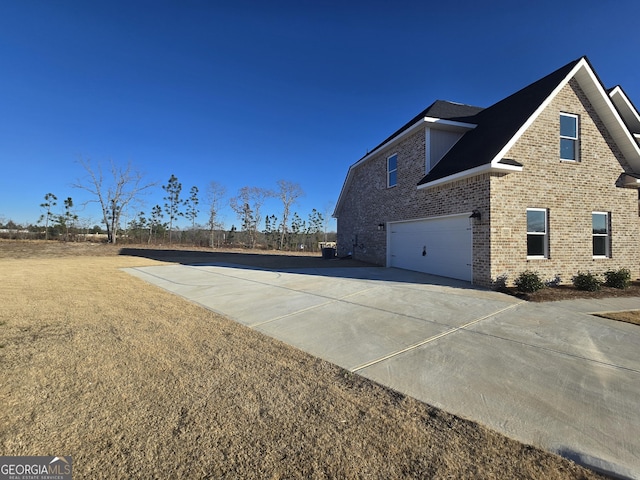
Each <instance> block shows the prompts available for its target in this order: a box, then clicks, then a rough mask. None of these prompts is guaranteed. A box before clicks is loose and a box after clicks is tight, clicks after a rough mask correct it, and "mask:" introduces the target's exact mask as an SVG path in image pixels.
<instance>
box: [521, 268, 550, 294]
mask: <svg viewBox="0 0 640 480" xmlns="http://www.w3.org/2000/svg"><path fill="white" fill-rule="evenodd" d="M514 283H515V284H516V288H517V289H518V291H520V292H525V293H533V292H537V291H538V290H541V289H543V288H544V287H545V285H544V282H543V281H542V280H540V276H539V275H538V274H537V273H536V272H532V271H531V270H525V271H524V272H522V273H521V274H520V275H518V278H516V279H515V281H514Z"/></svg>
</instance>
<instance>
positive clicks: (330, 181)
mask: <svg viewBox="0 0 640 480" xmlns="http://www.w3.org/2000/svg"><path fill="white" fill-rule="evenodd" d="M435 3H436V2H427V1H423V2H420V1H412V2H404V1H393V2H392V1H384V2H383V1H376V0H369V1H351V2H350V1H345V0H342V1H304V0H297V1H279V0H273V1H269V2H266V1H243V0H240V1H228V2H218V1H196V0H180V1H178V0H176V1H164V0H155V1H136V0H128V1H117V0H109V1H101V0H96V1H90V2H87V1H85V0H83V1H73V0H56V1H49V0H42V1H34V0H4V1H2V2H0V168H1V175H0V221H7V220H9V219H13V220H14V221H16V222H19V223H32V222H33V223H35V222H36V221H37V219H38V217H39V216H40V214H41V209H40V208H39V204H40V203H42V201H43V198H44V195H45V194H46V193H48V192H52V193H54V194H56V195H57V196H58V198H59V202H58V208H59V209H60V210H61V209H62V199H63V198H66V197H68V196H71V197H72V198H73V199H74V202H75V203H76V206H78V207H79V211H78V214H79V216H80V217H81V218H84V219H86V220H87V221H90V222H91V224H97V223H99V222H100V215H99V213H98V210H97V209H96V207H95V206H92V205H88V206H86V207H85V208H83V209H82V208H81V204H82V203H83V202H84V201H86V200H88V199H89V197H87V195H86V194H85V193H84V192H83V191H81V190H77V189H74V188H72V186H71V184H72V183H73V182H74V181H75V180H77V179H78V178H81V177H82V176H83V175H84V171H83V170H82V168H81V167H80V166H79V165H78V163H77V160H78V159H80V158H84V159H91V161H92V162H94V163H95V162H102V163H105V164H106V163H107V162H109V161H110V160H113V161H115V162H116V163H118V164H122V165H125V164H126V163H127V162H129V161H130V162H131V163H132V165H133V166H134V167H135V168H136V169H138V170H139V171H141V172H142V173H144V175H145V179H146V180H147V181H148V182H157V183H158V185H157V187H155V188H154V189H152V190H151V191H150V193H149V194H148V195H145V196H144V197H142V200H143V201H144V205H142V206H140V207H139V208H138V210H140V209H142V210H144V211H146V212H149V211H150V210H151V208H152V207H153V205H155V204H161V205H162V204H163V203H164V202H163V199H162V197H163V196H164V191H163V190H162V188H161V185H164V184H166V183H167V180H168V179H169V177H170V176H171V175H172V174H175V175H176V176H177V177H178V179H179V181H180V182H181V183H182V185H183V196H184V197H186V196H187V193H188V190H189V189H190V188H191V187H192V186H194V185H195V186H197V187H198V188H199V189H200V192H201V200H202V201H204V192H205V190H206V187H207V185H208V184H209V182H211V181H216V182H218V183H219V184H221V185H223V186H225V188H226V189H227V197H230V196H233V195H236V193H237V191H238V189H239V188H241V187H243V186H255V187H262V188H275V187H276V182H277V180H279V179H284V180H289V181H292V182H297V183H299V184H300V185H301V186H302V189H303V190H304V191H305V193H306V195H305V196H304V197H303V198H302V199H300V201H299V202H298V204H297V205H296V206H295V207H294V210H295V211H297V212H298V213H299V215H300V216H301V217H303V218H306V217H307V215H308V214H309V213H310V212H311V209H312V208H316V209H317V210H319V211H321V212H323V213H324V212H325V211H328V212H329V213H330V212H331V211H332V205H333V204H334V203H335V201H336V200H337V197H338V195H339V193H340V188H341V187H342V183H343V180H344V178H345V175H346V173H347V170H348V167H349V165H351V164H352V163H354V162H355V161H357V160H358V159H359V158H361V157H362V156H363V155H364V154H365V153H366V152H367V149H371V148H373V147H375V146H376V145H377V144H378V143H379V142H380V141H382V140H383V139H384V138H386V137H387V136H388V135H389V134H391V133H392V132H393V131H395V130H396V129H397V128H399V127H400V126H402V125H403V124H404V123H405V122H406V121H408V120H409V119H410V118H412V117H413V116H414V115H415V114H417V113H418V112H420V111H421V110H422V109H424V108H425V107H426V106H428V105H429V104H431V103H432V102H433V101H434V100H436V99H443V100H451V101H457V102H462V103H467V104H472V105H479V106H489V105H491V104H492V103H494V102H496V101H498V100H500V99H501V98H503V97H505V96H507V95H510V94H511V93H513V92H515V91H517V90H519V89H520V88H522V87H524V86H526V85H528V84H529V83H532V82H533V81H535V80H537V79H538V78H540V77H542V76H544V75H546V74H548V73H550V72H552V71H553V70H555V69H557V68H559V67H561V66H562V65H564V64H566V63H568V62H570V61H572V60H574V59H576V58H578V57H580V56H582V55H587V56H588V57H589V59H590V60H591V62H592V64H593V66H594V68H595V70H596V72H597V73H598V75H599V76H600V78H601V80H602V81H603V83H604V84H605V86H607V87H610V86H613V85H616V84H620V85H622V87H623V88H624V90H625V91H626V92H627V94H628V95H629V97H630V98H631V100H632V101H633V102H634V103H635V104H636V105H640V62H638V47H639V46H640V45H639V42H638V40H637V19H638V18H640V3H638V2H637V0H622V1H615V2H614V1H596V0H581V1H574V0H566V1H561V2H558V1H548V0H540V1H537V2H522V5H520V2H513V1H509V2H506V1H496V2H476V1H455V0H452V1H449V2H437V5H435ZM201 210H203V211H204V210H205V208H204V206H202V208H201ZM280 211H281V206H280V205H279V203H278V202H277V201H275V200H274V201H272V202H269V203H267V204H266V205H265V207H264V208H263V213H265V214H275V215H276V216H280ZM131 213H134V212H131ZM221 215H222V217H223V219H224V221H225V223H226V225H227V227H230V226H231V224H236V225H238V224H239V223H238V221H237V219H236V218H235V216H234V214H233V212H232V211H231V210H230V209H228V208H225V209H224V210H223V211H222V212H221ZM198 220H199V221H200V222H202V223H204V222H205V221H206V215H205V213H204V212H203V213H201V215H200V217H199V219H198ZM186 223H187V222H186V221H185V220H183V221H182V222H181V224H182V225H183V226H186ZM334 225H335V223H334V222H332V223H331V226H332V227H333V226H334ZM333 228H335V227H333Z"/></svg>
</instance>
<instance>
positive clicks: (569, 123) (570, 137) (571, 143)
mask: <svg viewBox="0 0 640 480" xmlns="http://www.w3.org/2000/svg"><path fill="white" fill-rule="evenodd" d="M560 160H574V161H577V160H579V158H578V116H577V115H571V114H569V113H561V114H560Z"/></svg>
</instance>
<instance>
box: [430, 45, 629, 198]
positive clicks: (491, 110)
mask: <svg viewBox="0 0 640 480" xmlns="http://www.w3.org/2000/svg"><path fill="white" fill-rule="evenodd" d="M571 78H576V79H577V80H578V82H579V84H580V86H581V87H582V88H583V90H584V92H585V94H586V95H587V96H588V97H589V100H590V101H591V102H592V104H593V106H594V108H596V110H597V111H598V113H599V114H600V116H601V118H602V120H603V121H604V122H605V124H606V125H607V127H608V128H609V130H610V131H611V133H612V136H613V138H614V141H616V143H617V144H618V145H619V146H620V148H621V150H622V152H623V155H625V158H626V159H627V161H628V162H629V164H630V165H631V166H632V168H634V170H636V171H640V148H639V147H638V144H637V143H636V142H635V141H634V140H633V137H632V135H631V133H630V132H629V130H628V128H626V126H625V125H624V122H623V121H622V118H621V117H620V114H619V113H618V111H617V110H616V109H615V107H614V106H613V104H612V102H611V100H610V98H609V96H608V95H607V94H606V92H605V90H604V87H603V86H602V83H601V81H600V80H599V79H598V77H597V75H596V74H595V72H594V70H593V68H592V67H591V65H590V64H589V61H588V60H587V58H586V57H582V58H579V59H577V60H574V61H573V62H571V63H568V64H567V65H565V66H564V67H562V68H560V69H558V70H556V71H555V72H553V73H550V74H549V75H547V76H546V77H543V78H541V79H540V80H538V81H536V82H534V83H532V84H531V85H529V86H527V87H525V88H523V89H522V90H519V91H518V92H516V93H514V94H513V95H510V96H509V97H507V98H505V99H503V100H501V101H499V102H497V103H496V104H494V105H492V106H491V107H488V108H486V109H484V110H483V111H481V112H480V113H478V114H477V115H476V116H475V122H476V123H477V127H476V128H475V129H474V130H471V131H469V132H467V133H466V134H465V135H464V136H463V137H462V139H460V141H458V143H457V144H456V145H454V147H453V148H452V149H451V150H450V151H449V152H448V153H447V154H446V155H445V156H444V157H443V158H442V160H440V162H439V163H438V164H437V165H436V166H435V167H434V168H433V170H431V171H430V172H429V173H428V174H427V175H425V176H424V177H423V178H422V180H420V182H418V186H419V187H423V186H429V185H433V184H439V183H443V181H445V179H447V178H448V177H453V178H458V177H459V176H460V175H464V173H465V172H467V173H475V172H477V171H479V170H484V169H491V168H497V169H504V167H503V164H504V162H501V160H502V157H503V155H504V154H506V152H507V151H508V150H509V149H510V148H511V146H512V145H513V144H514V143H515V142H516V141H517V140H518V139H519V138H520V136H521V135H522V134H523V133H524V132H525V131H526V129H527V128H528V127H529V126H530V125H531V124H532V123H533V121H534V120H535V119H536V118H537V117H538V115H539V114H540V113H541V112H542V111H543V110H544V108H546V106H547V105H548V104H549V103H550V102H551V100H552V99H553V98H554V97H555V95H556V94H557V93H558V92H559V91H560V90H561V89H562V88H563V87H564V86H565V85H566V84H567V83H568V82H569V80H570V79H571ZM509 169H512V170H513V169H515V168H509Z"/></svg>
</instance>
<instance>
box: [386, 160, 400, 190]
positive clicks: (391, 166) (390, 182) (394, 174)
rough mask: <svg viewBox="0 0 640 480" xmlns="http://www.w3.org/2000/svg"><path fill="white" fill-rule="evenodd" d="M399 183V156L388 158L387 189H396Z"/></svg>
mask: <svg viewBox="0 0 640 480" xmlns="http://www.w3.org/2000/svg"><path fill="white" fill-rule="evenodd" d="M397 183H398V154H397V153H396V154H394V155H391V156H390V157H389V158H387V188H389V187H395V186H396V184H397Z"/></svg>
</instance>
